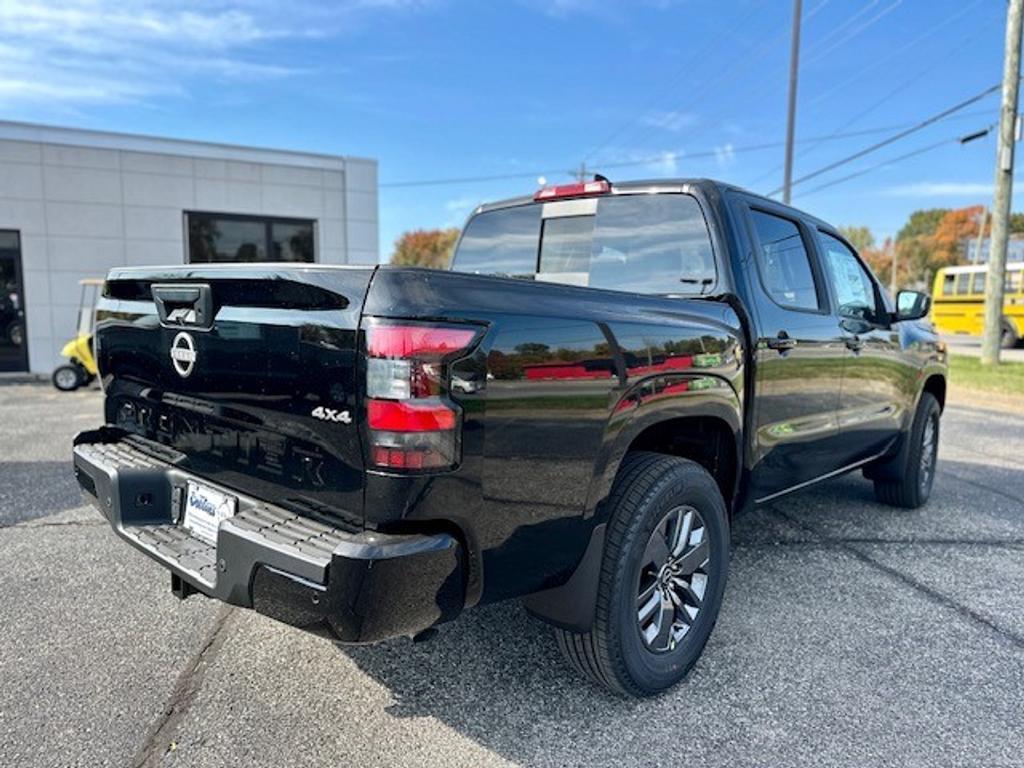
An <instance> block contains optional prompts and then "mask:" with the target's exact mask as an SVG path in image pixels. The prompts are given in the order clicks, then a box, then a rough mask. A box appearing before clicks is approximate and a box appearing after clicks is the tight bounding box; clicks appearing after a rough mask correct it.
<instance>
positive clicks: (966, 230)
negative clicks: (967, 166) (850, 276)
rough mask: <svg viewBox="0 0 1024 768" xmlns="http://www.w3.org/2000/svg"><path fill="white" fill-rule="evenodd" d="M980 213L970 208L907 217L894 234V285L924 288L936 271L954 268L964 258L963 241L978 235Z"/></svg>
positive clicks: (978, 209)
mask: <svg viewBox="0 0 1024 768" xmlns="http://www.w3.org/2000/svg"><path fill="white" fill-rule="evenodd" d="M980 213H981V208H980V207H979V206H973V207H970V208H961V209H957V210H951V209H949V208H929V209H927V210H920V211H914V212H913V213H912V214H910V218H909V219H908V220H907V223H906V224H904V225H903V227H902V228H901V229H900V231H899V232H897V233H896V244H895V248H896V262H897V264H898V265H899V266H898V270H899V272H898V274H897V276H896V277H897V280H896V282H897V284H898V285H899V286H900V287H914V286H917V287H925V288H927V287H928V286H929V285H930V283H931V279H932V277H933V276H934V275H935V271H936V270H937V269H938V268H939V267H944V266H948V265H950V264H956V263H957V262H958V261H959V260H960V258H961V256H962V254H963V241H964V240H965V239H966V238H969V237H973V236H976V235H977V234H978V221H979V219H980V215H979V214H980ZM890 269H891V259H890ZM888 271H889V270H886V274H887V275H888Z"/></svg>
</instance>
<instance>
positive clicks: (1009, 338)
mask: <svg viewBox="0 0 1024 768" xmlns="http://www.w3.org/2000/svg"><path fill="white" fill-rule="evenodd" d="M1019 341H1020V337H1019V336H1018V335H1017V328H1016V326H1014V324H1013V323H1011V322H1010V321H1009V320H1007V319H1005V318H1004V319H1003V327H1002V332H1001V333H1000V334H999V346H1000V348H1002V349H1013V348H1014V347H1016V346H1017V344H1018V342H1019Z"/></svg>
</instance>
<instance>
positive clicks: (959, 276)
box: [932, 261, 1024, 349]
mask: <svg viewBox="0 0 1024 768" xmlns="http://www.w3.org/2000/svg"><path fill="white" fill-rule="evenodd" d="M987 279H988V265H985V264H978V265H971V266H961V267H943V268H942V269H940V270H939V271H938V272H937V273H936V274H935V284H934V287H933V289H932V322H934V323H935V327H936V329H937V330H938V331H939V333H948V334H963V335H968V336H981V334H982V331H983V330H984V326H985V283H986V281H987ZM1003 290H1004V291H1005V294H1004V296H1003V320H1002V332H1001V342H1000V343H1001V346H1002V347H1003V349H1011V348H1013V347H1015V346H1017V344H1018V343H1019V342H1020V340H1021V339H1022V338H1024V263H1022V262H1019V261H1018V262H1011V263H1009V264H1007V265H1006V278H1005V282H1004V284H1003Z"/></svg>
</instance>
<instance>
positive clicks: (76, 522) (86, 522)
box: [0, 520, 108, 530]
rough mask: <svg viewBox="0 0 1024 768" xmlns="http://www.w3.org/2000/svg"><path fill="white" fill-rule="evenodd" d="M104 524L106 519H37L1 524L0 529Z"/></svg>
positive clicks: (81, 526)
mask: <svg viewBox="0 0 1024 768" xmlns="http://www.w3.org/2000/svg"><path fill="white" fill-rule="evenodd" d="M103 525H108V523H107V521H106V520H64V521H57V522H52V523H46V522H43V523H41V522H38V521H37V520H25V521H22V522H20V523H8V524H7V525H0V530H4V529H5V528H10V529H21V530H24V529H26V528H97V527H99V526H103Z"/></svg>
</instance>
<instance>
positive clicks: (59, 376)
mask: <svg viewBox="0 0 1024 768" xmlns="http://www.w3.org/2000/svg"><path fill="white" fill-rule="evenodd" d="M78 284H79V285H81V286H82V293H81V296H80V298H79V301H78V330H77V334H76V336H75V338H73V339H72V340H71V341H69V342H68V343H67V344H65V345H64V348H63V349H62V350H61V351H60V353H61V355H62V356H64V357H66V358H68V362H67V363H65V364H64V365H62V366H60V367H58V368H57V369H56V370H55V371H54V372H53V376H52V377H51V378H52V379H53V386H55V387H56V388H57V389H59V390H61V391H62V392H71V391H72V390H75V389H78V388H79V387H82V386H85V385H86V384H91V383H92V381H93V380H94V379H95V378H96V359H95V358H94V357H93V355H92V324H93V317H94V315H95V312H94V310H95V308H96V299H97V298H99V295H100V290H101V289H102V288H103V280H101V279H98V278H86V279H85V280H79V281H78Z"/></svg>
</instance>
